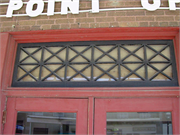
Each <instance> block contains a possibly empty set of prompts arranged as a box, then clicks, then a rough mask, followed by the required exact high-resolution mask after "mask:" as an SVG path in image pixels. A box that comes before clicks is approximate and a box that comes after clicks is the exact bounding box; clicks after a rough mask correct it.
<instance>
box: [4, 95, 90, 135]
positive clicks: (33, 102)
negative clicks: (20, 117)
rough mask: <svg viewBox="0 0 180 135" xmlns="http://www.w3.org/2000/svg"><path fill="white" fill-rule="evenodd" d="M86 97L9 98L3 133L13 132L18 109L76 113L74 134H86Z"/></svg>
mask: <svg viewBox="0 0 180 135" xmlns="http://www.w3.org/2000/svg"><path fill="white" fill-rule="evenodd" d="M87 106H88V100H87V99H49V98H48V99H47V98H9V99H8V102H7V122H6V124H5V127H4V134H15V128H16V118H17V112H18V111H24V112H65V113H76V134H78V135H79V134H81V135H85V134H87V114H88V113H87V112H88V108H87Z"/></svg>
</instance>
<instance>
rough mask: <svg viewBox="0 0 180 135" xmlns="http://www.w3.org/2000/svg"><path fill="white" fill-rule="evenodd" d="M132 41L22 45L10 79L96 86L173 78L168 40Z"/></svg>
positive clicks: (170, 48)
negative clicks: (106, 83)
mask: <svg viewBox="0 0 180 135" xmlns="http://www.w3.org/2000/svg"><path fill="white" fill-rule="evenodd" d="M136 42H137V43H136ZM136 42H135V43H133V42H132V43H128V42H127V41H126V42H125V43H123V42H122V41H117V42H116V41H114V42H112V43H111V42H110V41H108V42H85V43H84V44H83V43H82V42H79V43H74V44H73V43H53V44H52V45H51V43H50V44H47V43H46V44H43V43H42V44H37V45H36V44H33V45H31V44H30V45H29V46H28V45H23V44H22V45H19V47H18V48H19V49H18V50H19V51H18V53H19V54H18V56H17V59H16V66H15V71H16V73H15V74H14V82H16V83H18V82H21V83H23V82H24V83H26V82H27V83H30V82H38V83H42V84H43V83H48V82H58V83H61V84H63V83H66V84H68V82H82V83H84V82H88V83H92V84H93V86H96V85H99V84H102V83H99V84H98V82H118V83H119V84H120V83H122V84H123V82H129V83H131V82H146V83H147V82H157V81H162V82H163V81H174V77H175V74H174V73H173V67H174V65H173V61H172V58H173V57H172V54H171V53H172V44H170V43H171V42H170V41H166V42H165V43H164V41H163V42H162V43H161V42H160V41H158V42H157V43H154V42H152V41H149V42H147V41H146V42H145V43H144V41H136ZM141 42H142V43H141ZM151 42H152V43H151ZM73 84H74V83H73ZM84 84H85V86H86V84H87V83H84ZM134 84H135V83H134ZM42 86H43V85H42Z"/></svg>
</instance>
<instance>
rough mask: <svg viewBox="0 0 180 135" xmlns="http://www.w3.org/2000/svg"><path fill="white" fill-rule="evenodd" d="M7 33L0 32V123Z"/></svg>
mask: <svg viewBox="0 0 180 135" xmlns="http://www.w3.org/2000/svg"><path fill="white" fill-rule="evenodd" d="M8 39H9V34H8V33H0V123H2V115H3V110H4V109H5V103H6V96H5V95H4V93H2V80H3V79H4V78H3V70H4V66H3V65H4V64H5V57H6V50H7V45H8ZM2 131H3V125H2V124H0V134H2Z"/></svg>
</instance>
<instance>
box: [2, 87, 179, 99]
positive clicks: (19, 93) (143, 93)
mask: <svg viewBox="0 0 180 135" xmlns="http://www.w3.org/2000/svg"><path fill="white" fill-rule="evenodd" d="M4 93H5V94H6V95H7V96H9V97H42V96H43V97H89V96H93V97H177V96H180V92H179V88H178V87H177V88H176V90H171V88H169V90H168V89H167V90H162V89H159V90H158V89H155V90H153V88H151V89H147V90H145V89H144V90H137V88H136V89H134V90H132V89H124V90H123V89H120V90H118V89H114V88H109V89H108V88H104V89H103V88H97V89H95V88H83V89H82V88H80V89H78V88H74V89H71V88H70V89H68V88H67V89H62V88H61V89H53V88H52V89H51V90H47V89H43V88H39V89H33V90H26V89H23V88H22V89H19V90H8V91H7V90H6V91H4Z"/></svg>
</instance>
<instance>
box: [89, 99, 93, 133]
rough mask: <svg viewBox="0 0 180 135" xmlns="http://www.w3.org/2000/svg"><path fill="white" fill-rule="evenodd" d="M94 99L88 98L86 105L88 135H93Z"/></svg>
mask: <svg viewBox="0 0 180 135" xmlns="http://www.w3.org/2000/svg"><path fill="white" fill-rule="evenodd" d="M93 125H94V97H89V105H88V135H93V134H94V133H93V132H94V126H93Z"/></svg>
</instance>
